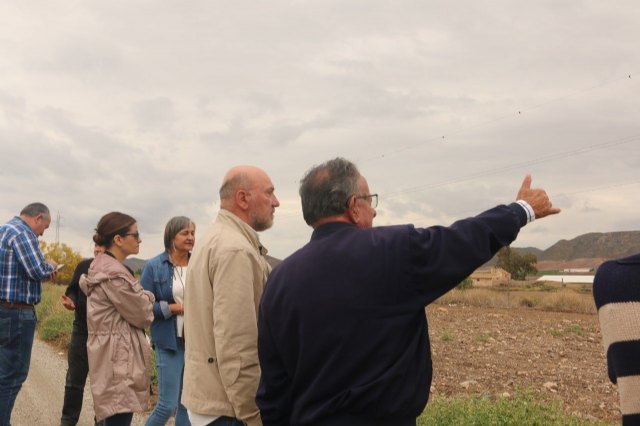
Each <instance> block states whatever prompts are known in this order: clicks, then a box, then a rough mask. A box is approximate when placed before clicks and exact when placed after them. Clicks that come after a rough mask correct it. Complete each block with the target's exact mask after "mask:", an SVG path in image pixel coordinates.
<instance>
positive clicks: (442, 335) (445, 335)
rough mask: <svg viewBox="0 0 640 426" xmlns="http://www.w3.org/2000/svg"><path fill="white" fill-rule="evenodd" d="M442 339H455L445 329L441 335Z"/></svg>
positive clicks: (446, 340)
mask: <svg viewBox="0 0 640 426" xmlns="http://www.w3.org/2000/svg"><path fill="white" fill-rule="evenodd" d="M440 340H442V341H443V342H450V341H452V340H453V337H451V335H450V334H449V333H448V332H446V331H445V332H443V333H442V334H441V335H440Z"/></svg>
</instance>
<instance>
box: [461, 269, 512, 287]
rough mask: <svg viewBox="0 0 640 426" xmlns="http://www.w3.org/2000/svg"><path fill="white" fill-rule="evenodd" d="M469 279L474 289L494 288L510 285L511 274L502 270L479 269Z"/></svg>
mask: <svg viewBox="0 0 640 426" xmlns="http://www.w3.org/2000/svg"><path fill="white" fill-rule="evenodd" d="M469 278H471V282H472V283H473V286H474V287H492V286H495V285H500V284H507V283H509V281H511V274H510V273H508V272H507V271H505V270H504V269H502V268H496V267H492V268H482V269H478V270H476V271H475V272H474V273H473V274H471V276H470V277H469Z"/></svg>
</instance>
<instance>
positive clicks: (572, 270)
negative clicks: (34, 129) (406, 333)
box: [560, 268, 593, 274]
mask: <svg viewBox="0 0 640 426" xmlns="http://www.w3.org/2000/svg"><path fill="white" fill-rule="evenodd" d="M560 272H562V273H564V274H588V273H589V272H593V268H569V269H563V270H561V271H560Z"/></svg>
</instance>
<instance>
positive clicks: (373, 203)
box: [356, 194, 378, 209]
mask: <svg viewBox="0 0 640 426" xmlns="http://www.w3.org/2000/svg"><path fill="white" fill-rule="evenodd" d="M367 198H371V208H374V209H375V208H376V207H378V194H364V195H356V200H366V199H367Z"/></svg>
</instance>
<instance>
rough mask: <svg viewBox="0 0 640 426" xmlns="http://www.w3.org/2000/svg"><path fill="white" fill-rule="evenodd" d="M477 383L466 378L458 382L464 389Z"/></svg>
mask: <svg viewBox="0 0 640 426" xmlns="http://www.w3.org/2000/svg"><path fill="white" fill-rule="evenodd" d="M477 384H478V382H476V381H475V380H467V381H464V382H462V383H460V386H462V387H463V388H465V389H469V386H471V385H477Z"/></svg>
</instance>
